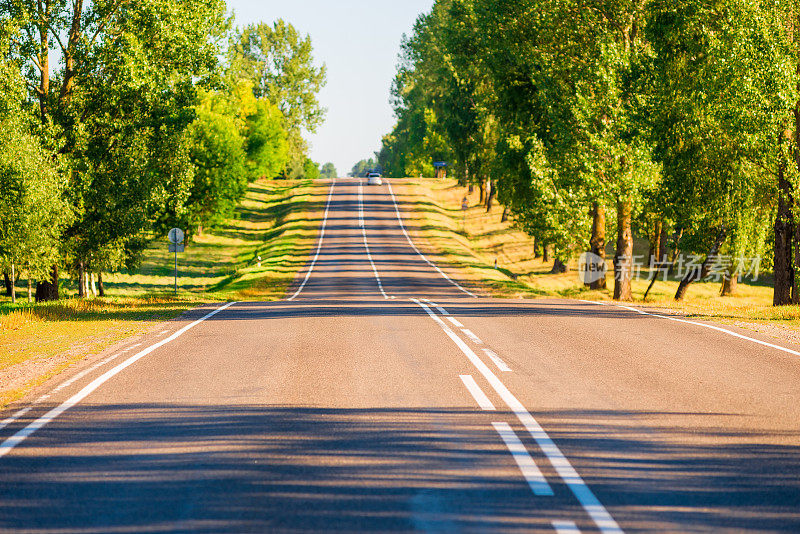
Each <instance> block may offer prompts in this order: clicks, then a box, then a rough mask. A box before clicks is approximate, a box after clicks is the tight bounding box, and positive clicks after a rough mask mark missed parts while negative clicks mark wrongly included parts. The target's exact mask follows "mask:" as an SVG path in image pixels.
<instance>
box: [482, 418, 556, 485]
mask: <svg viewBox="0 0 800 534" xmlns="http://www.w3.org/2000/svg"><path fill="white" fill-rule="evenodd" d="M492 426H494V429H495V430H497V433H498V434H500V437H501V438H502V439H503V441H504V442H505V443H506V447H508V450H509V452H510V453H511V456H513V457H514V460H515V461H516V462H517V465H518V466H519V470H520V471H522V476H524V477H525V480H527V481H528V485H529V486H530V487H531V490H533V493H534V494H535V495H538V496H540V497H542V496H552V495H553V488H551V487H550V484H548V483H547V479H545V478H544V475H543V474H542V472H541V470H539V467H538V466H537V465H536V462H535V461H534V460H533V457H532V456H531V455H530V454H529V453H528V450H527V449H526V448H525V445H523V443H522V441H520V439H519V437H517V434H516V432H514V430H513V429H512V428H511V425H509V424H508V423H492Z"/></svg>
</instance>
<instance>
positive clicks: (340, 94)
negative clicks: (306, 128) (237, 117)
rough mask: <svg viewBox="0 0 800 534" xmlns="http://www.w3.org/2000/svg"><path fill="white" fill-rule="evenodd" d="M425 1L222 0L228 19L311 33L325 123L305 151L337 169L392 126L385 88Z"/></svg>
mask: <svg viewBox="0 0 800 534" xmlns="http://www.w3.org/2000/svg"><path fill="white" fill-rule="evenodd" d="M432 5H433V0H400V1H395V0H262V1H258V0H228V7H229V9H232V10H233V11H235V13H236V24H237V25H240V26H241V25H244V24H249V23H251V22H258V21H264V22H272V21H274V20H275V19H278V18H282V19H284V20H286V21H288V22H291V23H292V24H293V25H294V26H295V27H296V28H297V29H298V30H299V31H300V32H302V33H308V34H310V35H311V40H312V42H313V44H314V55H315V58H316V59H317V61H318V62H324V63H325V64H326V65H327V66H328V85H327V86H326V87H325V88H324V89H323V90H322V92H321V93H320V101H321V102H322V105H324V106H325V107H327V108H328V115H327V119H326V121H325V124H324V125H323V126H322V127H321V128H320V129H319V131H318V132H317V133H316V134H315V135H313V136H310V138H309V140H310V142H311V157H312V158H313V159H314V160H315V161H317V162H319V163H320V164H323V163H325V162H326V161H332V162H333V163H334V164H335V165H336V169H337V170H338V171H339V174H340V175H344V174H346V173H347V172H348V171H349V170H350V168H351V167H352V166H353V164H355V163H356V162H357V161H358V160H360V159H362V158H367V157H370V156H372V153H373V152H374V151H376V150H378V149H379V148H380V140H381V137H382V136H383V135H384V134H386V133H388V132H389V131H390V130H391V128H392V126H393V125H394V116H393V113H392V108H391V106H390V105H389V89H390V87H391V83H392V79H393V78H394V74H395V66H396V64H397V54H398V53H399V52H400V40H401V37H402V35H403V33H410V32H411V29H412V27H413V25H414V21H415V20H416V19H417V17H418V16H419V15H420V14H421V13H423V12H427V11H429V10H430V8H431V6H432Z"/></svg>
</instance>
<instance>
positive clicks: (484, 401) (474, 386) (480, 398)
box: [458, 375, 496, 412]
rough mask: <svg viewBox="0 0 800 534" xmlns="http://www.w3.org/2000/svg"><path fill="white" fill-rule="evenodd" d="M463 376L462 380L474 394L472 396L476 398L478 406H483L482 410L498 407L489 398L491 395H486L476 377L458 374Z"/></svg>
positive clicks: (460, 376) (491, 409) (492, 409)
mask: <svg viewBox="0 0 800 534" xmlns="http://www.w3.org/2000/svg"><path fill="white" fill-rule="evenodd" d="M458 376H459V378H461V381H462V382H464V385H465V386H466V387H467V390H468V391H469V392H470V393H471V394H472V397H473V398H474V399H475V402H477V403H478V406H480V407H481V410H484V411H487V412H489V411H494V410H496V408H495V407H494V404H492V401H490V400H489V397H487V396H486V393H484V392H483V390H482V389H481V388H480V386H479V385H478V383H477V382H475V379H474V378H472V375H458Z"/></svg>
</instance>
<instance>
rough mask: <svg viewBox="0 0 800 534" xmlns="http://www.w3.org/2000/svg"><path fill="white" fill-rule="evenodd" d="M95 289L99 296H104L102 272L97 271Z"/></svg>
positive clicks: (104, 287) (104, 288)
mask: <svg viewBox="0 0 800 534" xmlns="http://www.w3.org/2000/svg"><path fill="white" fill-rule="evenodd" d="M97 291H98V293H99V294H100V296H101V297H105V296H106V286H104V285H103V272H102V271H101V272H99V273H97Z"/></svg>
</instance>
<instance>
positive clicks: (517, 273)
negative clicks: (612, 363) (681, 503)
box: [396, 179, 800, 328]
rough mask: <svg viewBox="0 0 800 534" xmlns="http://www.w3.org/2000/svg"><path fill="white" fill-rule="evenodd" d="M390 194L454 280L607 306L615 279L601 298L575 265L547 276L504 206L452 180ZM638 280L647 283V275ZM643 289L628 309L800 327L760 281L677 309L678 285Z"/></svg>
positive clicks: (797, 316)
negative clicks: (400, 199) (408, 208)
mask: <svg viewBox="0 0 800 534" xmlns="http://www.w3.org/2000/svg"><path fill="white" fill-rule="evenodd" d="M396 191H397V192H398V194H400V195H403V196H404V197H405V200H406V201H408V202H411V203H412V204H413V205H415V206H416V208H417V209H416V211H415V212H414V213H413V214H408V215H409V219H408V221H409V226H410V227H411V231H412V234H413V235H414V236H415V237H417V238H418V241H419V242H420V243H424V244H426V245H427V246H428V247H429V250H427V251H426V252H429V253H430V254H431V255H432V259H435V260H436V261H438V262H440V263H441V264H443V265H450V266H451V267H452V268H454V269H458V277H459V278H460V279H465V280H467V281H468V283H472V284H473V285H474V286H475V287H480V288H483V289H484V290H486V291H488V292H489V293H490V294H492V295H494V296H499V297H508V298H533V297H569V298H581V299H587V300H603V301H610V300H612V288H613V280H611V279H609V281H608V282H609V287H608V289H606V290H604V291H596V290H590V289H588V288H587V287H586V286H584V285H583V283H582V282H581V281H580V280H579V279H578V276H577V273H576V272H575V268H576V262H574V261H573V262H572V263H571V265H570V267H571V270H570V271H569V272H567V273H562V274H550V270H551V268H552V262H547V263H545V262H544V261H543V260H542V258H541V257H538V258H537V257H535V256H534V253H533V252H534V246H533V245H534V242H533V240H532V239H531V238H530V237H529V236H527V235H526V234H525V233H524V232H522V231H520V230H518V229H516V228H515V227H514V226H513V225H512V224H511V223H510V222H505V223H503V222H501V215H502V206H497V205H496V206H495V207H494V209H493V210H492V211H491V212H489V213H486V209H485V208H484V207H483V206H482V205H479V204H478V191H477V189H476V190H475V191H474V192H473V193H472V194H471V195H470V194H468V193H467V189H466V188H464V187H459V186H458V185H457V184H456V182H455V180H433V179H414V180H410V181H409V182H408V183H406V184H405V185H400V186H397V187H396ZM464 196H467V198H468V204H469V206H470V208H469V209H468V210H466V211H462V210H461V209H460V208H461V201H462V199H463V198H464ZM609 240H610V241H613V236H611V237H610V239H609ZM609 248H610V246H609ZM634 253H635V254H639V255H642V256H644V255H646V253H647V242H646V240H642V239H637V240H636V243H635V250H634ZM495 261H497V268H496V269H495ZM643 275H644V277H645V278H646V277H647V276H648V273H646V272H645V273H643ZM649 283H650V282H649V280H648V279H641V280H634V281H633V284H632V286H633V287H632V289H633V296H634V304H645V305H647V306H648V307H653V308H662V309H663V310H664V311H665V312H672V313H679V314H682V315H687V316H690V317H696V318H707V319H714V320H719V321H723V322H736V323H738V322H741V321H747V322H771V323H773V324H775V323H777V324H782V325H784V326H788V327H792V328H800V307H798V306H781V307H773V306H772V287H771V286H770V285H769V284H767V283H763V281H761V282H757V283H746V282H742V283H740V284H739V285H738V289H737V293H736V295H735V296H726V297H722V296H720V290H721V283H720V282H699V283H694V284H692V285H691V286H690V288H689V291H688V295H687V297H686V299H685V300H684V301H683V302H676V301H675V300H674V295H675V292H676V291H677V288H678V281H677V280H666V281H663V280H660V279H659V280H657V281H656V283H655V284H654V286H653V288H652V290H651V291H650V294H649V295H648V298H647V300H646V301H645V300H644V293H645V291H646V290H647V286H648V285H649Z"/></svg>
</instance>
